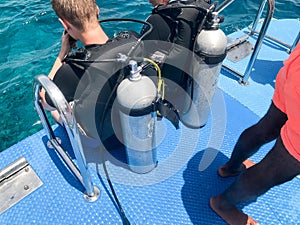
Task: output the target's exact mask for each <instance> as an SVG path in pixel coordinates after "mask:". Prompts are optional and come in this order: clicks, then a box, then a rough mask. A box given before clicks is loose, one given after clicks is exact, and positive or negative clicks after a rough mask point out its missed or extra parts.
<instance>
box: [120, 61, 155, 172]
mask: <svg viewBox="0 0 300 225" xmlns="http://www.w3.org/2000/svg"><path fill="white" fill-rule="evenodd" d="M129 64H130V66H131V72H130V77H129V78H126V79H125V80H123V81H122V82H121V84H120V85H119V86H118V89H117V100H118V105H119V113H120V121H121V130H122V136H123V141H124V145H125V147H126V155H127V163H128V165H129V168H130V169H131V170H132V171H133V172H136V173H147V172H150V171H151V170H152V169H153V168H155V166H156V164H157V156H156V147H155V121H156V118H155V117H156V115H155V113H154V112H153V110H152V109H153V103H154V102H155V101H156V97H157V89H156V86H155V84H154V83H153V81H152V80H151V79H150V78H149V77H147V76H143V75H141V74H140V71H141V69H140V67H138V65H137V62H136V61H133V60H131V61H130V62H129Z"/></svg>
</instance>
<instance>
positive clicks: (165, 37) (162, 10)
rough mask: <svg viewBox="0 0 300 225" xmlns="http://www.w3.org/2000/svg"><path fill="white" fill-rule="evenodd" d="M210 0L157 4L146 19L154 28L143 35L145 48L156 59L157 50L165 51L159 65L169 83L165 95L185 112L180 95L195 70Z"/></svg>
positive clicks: (184, 90)
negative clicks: (195, 55)
mask: <svg viewBox="0 0 300 225" xmlns="http://www.w3.org/2000/svg"><path fill="white" fill-rule="evenodd" d="M209 3H210V1H209V0H207V1H206V0H188V1H172V2H171V3H169V4H167V5H160V6H157V7H155V8H154V9H153V10H152V14H151V15H150V16H149V17H148V19H147V22H149V23H151V24H152V26H153V30H152V32H151V33H150V34H149V35H147V36H146V37H145V38H144V40H147V41H144V44H145V49H146V51H147V52H148V54H149V55H150V57H152V58H154V59H155V58H156V57H157V56H156V55H157V52H162V53H163V55H165V57H164V59H163V60H162V62H161V64H160V67H161V69H162V75H163V78H164V80H165V83H166V84H167V85H166V86H167V87H166V99H167V100H169V101H170V102H171V103H172V104H173V105H174V106H175V107H176V108H178V109H179V111H181V112H182V113H184V111H185V109H184V108H185V106H184V105H182V103H183V102H184V100H183V99H180V97H182V96H183V94H182V93H183V92H186V88H187V83H188V82H189V81H188V80H189V77H190V76H191V74H192V60H191V59H192V57H193V48H194V43H195V39H196V36H197V34H198V33H199V31H200V30H201V29H202V26H203V24H204V23H205V21H206V17H207V13H208V9H209V8H210V7H211V5H210V4H209ZM176 86H177V87H176ZM181 89H183V90H181Z"/></svg>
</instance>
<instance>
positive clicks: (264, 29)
mask: <svg viewBox="0 0 300 225" xmlns="http://www.w3.org/2000/svg"><path fill="white" fill-rule="evenodd" d="M267 2H268V10H267V13H266V17H265V19H264V22H263V25H262V27H261V29H260V32H259V35H258V38H257V41H256V43H255V46H254V49H253V52H252V55H251V57H250V60H249V62H248V65H247V67H246V70H245V73H244V74H241V73H239V72H237V71H235V70H233V69H231V68H230V67H228V66H226V65H225V64H223V65H222V67H223V68H224V69H225V70H229V71H230V72H231V73H233V74H234V75H236V76H237V77H239V78H240V83H241V84H247V81H248V79H249V77H250V73H251V71H252V68H253V65H254V63H255V60H256V58H257V56H258V53H259V51H260V48H261V45H262V42H263V39H264V37H265V35H266V32H267V29H268V27H269V25H270V22H271V20H272V17H273V14H274V9H275V2H274V0H263V1H262V3H261V5H260V7H259V10H258V12H257V14H256V17H255V20H254V22H253V26H252V29H251V31H250V33H249V35H253V34H254V33H255V32H254V31H255V29H256V27H257V24H258V22H259V20H260V17H261V15H262V12H263V10H264V8H265V5H266V3H267Z"/></svg>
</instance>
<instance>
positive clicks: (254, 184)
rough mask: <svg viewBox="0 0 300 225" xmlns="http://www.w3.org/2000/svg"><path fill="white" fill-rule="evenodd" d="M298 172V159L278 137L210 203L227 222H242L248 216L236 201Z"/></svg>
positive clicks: (253, 194)
mask: <svg viewBox="0 0 300 225" xmlns="http://www.w3.org/2000/svg"><path fill="white" fill-rule="evenodd" d="M299 173H300V162H299V161H298V160H296V159H295V158H294V157H293V156H291V155H290V154H289V153H288V151H287V150H286V148H285V147H284V145H283V143H282V140H281V138H280V137H279V138H278V139H277V141H276V143H275V146H274V147H273V148H272V150H271V151H270V152H269V153H268V154H267V155H266V157H265V158H264V159H263V160H262V161H261V162H259V163H258V164H256V165H254V166H252V167H251V168H249V169H247V170H246V171H245V172H244V173H241V175H240V176H239V177H238V178H237V180H236V181H235V182H234V183H233V184H232V185H231V186H230V187H229V188H228V189H227V190H225V191H224V192H223V193H222V194H221V195H219V196H216V197H213V198H211V199H210V206H211V208H212V209H213V210H214V211H215V212H216V213H217V214H218V215H219V216H220V217H222V218H223V219H224V220H225V221H226V222H227V223H229V224H234V225H235V224H246V221H247V220H249V218H250V217H249V216H247V215H246V214H244V213H243V212H241V211H240V210H238V209H237V208H236V205H237V204H240V203H243V202H247V201H249V200H252V199H255V198H256V197H258V196H260V195H262V194H264V193H265V192H267V191H268V190H269V189H270V188H272V187H274V186H276V185H279V184H282V183H285V182H287V181H290V180H291V179H293V178H294V177H295V176H297V175H298V174H299ZM250 220H251V219H250Z"/></svg>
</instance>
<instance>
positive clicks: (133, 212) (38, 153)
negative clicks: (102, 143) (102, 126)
mask: <svg viewBox="0 0 300 225" xmlns="http://www.w3.org/2000/svg"><path fill="white" fill-rule="evenodd" d="M218 92H219V94H222V92H221V91H218ZM224 99H225V104H226V113H227V115H225V118H226V132H225V135H224V139H223V142H222V145H221V147H220V149H217V150H216V149H213V148H210V147H207V144H208V142H209V140H208V137H209V136H210V134H211V128H212V127H211V120H210V121H209V123H208V124H207V126H205V127H204V128H202V129H201V130H190V129H187V128H185V127H183V126H181V129H180V130H177V131H176V130H175V129H174V128H173V127H172V126H171V125H170V124H169V123H168V122H166V121H162V122H161V125H162V126H164V128H162V129H161V130H162V131H163V132H165V131H167V133H168V134H169V136H168V138H163V140H162V142H161V143H160V145H159V146H158V158H159V164H158V167H157V168H155V169H154V170H153V171H152V172H150V173H148V174H146V175H137V174H134V173H132V172H130V171H129V170H128V169H127V168H126V166H124V165H122V164H120V165H117V164H118V163H116V160H113V159H111V160H108V161H107V164H108V170H109V171H110V173H111V177H112V180H113V182H114V186H115V189H116V192H117V195H118V197H119V199H120V202H121V204H122V206H123V208H124V211H125V212H126V215H127V216H128V218H129V220H130V221H131V223H132V224H225V223H224V222H223V221H222V220H221V219H220V218H219V217H218V216H216V215H215V214H214V213H213V212H212V211H211V209H210V208H209V206H208V200H209V198H210V197H211V196H213V195H216V194H218V193H220V192H222V191H223V190H224V189H225V188H226V187H227V186H228V185H229V184H230V183H231V182H232V181H233V179H234V178H228V179H223V178H220V177H218V175H217V173H216V170H217V168H218V166H219V165H221V164H223V163H224V162H226V160H227V159H228V157H229V156H230V152H231V149H232V147H233V145H234V143H235V141H236V139H237V138H238V135H239V134H240V132H241V131H242V130H243V129H244V128H246V127H247V126H249V125H251V124H253V123H254V122H256V121H257V120H258V119H259V118H258V116H257V115H255V114H254V113H253V112H251V111H250V110H248V109H247V108H246V107H244V106H243V105H241V104H240V103H239V102H237V101H236V100H234V99H233V98H232V97H230V96H228V95H226V94H225V95H224ZM164 129H165V130H164ZM198 131H199V132H198ZM55 132H56V133H57V135H58V136H60V137H61V138H62V141H63V145H68V141H67V140H66V136H65V134H64V130H63V129H62V128H60V127H57V128H56V129H55ZM183 133H186V134H185V135H188V138H185V139H183V138H182V137H183V136H184V134H183ZM194 133H197V135H195V134H194ZM198 135H199V136H198ZM213 136H214V134H212V136H211V138H213ZM194 138H196V139H197V142H196V143H195V140H194ZM46 141H47V138H46V137H45V133H44V131H41V132H38V133H37V134H35V135H33V136H31V137H29V138H27V139H25V140H23V141H22V142H20V143H18V144H16V145H14V146H12V147H11V148H9V149H7V150H6V151H4V152H2V153H1V163H0V166H1V168H2V167H4V166H5V165H6V164H8V163H10V162H12V161H13V160H15V159H17V158H18V157H20V156H21V155H23V156H24V157H25V158H26V159H27V160H28V162H29V163H30V165H31V166H32V167H33V169H34V170H35V171H36V173H37V174H38V175H39V177H40V178H41V180H42V181H43V182H44V184H43V185H42V186H41V187H40V188H39V189H37V190H36V191H34V192H33V193H31V194H30V195H28V196H27V197H26V198H25V199H23V200H22V201H21V202H19V203H18V204H16V205H15V206H13V207H12V208H10V209H9V210H7V211H5V212H4V213H3V214H2V215H0V224H121V219H120V215H119V213H118V211H117V209H116V207H115V204H114V203H113V201H112V197H111V194H110V192H109V191H108V189H107V181H106V179H105V177H104V176H102V175H101V176H100V175H97V173H96V172H95V171H94V170H93V169H90V170H91V173H92V178H93V181H94V183H95V185H97V186H98V187H100V189H101V196H100V198H99V199H98V200H97V201H96V202H94V203H88V202H86V201H85V200H84V199H83V194H82V191H83V189H82V187H81V185H80V184H79V182H78V181H77V180H76V179H75V178H74V177H73V175H72V174H71V173H70V172H69V171H68V169H66V167H65V166H64V164H63V163H62V161H61V160H60V159H59V157H58V156H57V154H56V153H55V152H54V151H53V150H51V149H48V148H46V147H45V145H46ZM180 142H181V143H180ZM181 144H183V146H185V147H186V148H177V147H178V146H180V145H181ZM191 147H192V149H191ZM268 149H269V148H268V146H265V147H264V148H263V149H262V150H261V152H260V153H259V154H258V155H257V156H256V157H255V158H253V160H254V161H257V160H259V159H260V158H261V157H263V155H264V154H265V152H266V151H267V150H268ZM174 152H175V153H174ZM205 152H206V154H207V153H209V154H208V155H211V156H212V158H213V156H214V155H215V153H217V154H216V157H215V158H214V159H213V161H212V163H211V164H210V165H209V166H208V167H207V168H206V169H205V168H204V169H203V168H200V167H201V166H200V161H201V159H202V157H203V155H204V153H205ZM70 153H72V152H70ZM95 154H96V153H94V156H93V157H91V158H88V161H89V162H90V165H91V168H94V167H95V165H97V167H98V168H97V169H98V170H99V174H102V172H101V171H102V167H101V165H100V164H101V163H100V162H99V161H100V159H99V156H96V155H95ZM120 154H121V155H122V153H121V152H120ZM71 155H72V154H71ZM113 155H117V154H116V152H115V153H113ZM98 162H99V163H98ZM103 185H105V187H106V188H104V186H103ZM299 185H300V179H294V180H292V181H290V182H288V183H286V184H283V185H281V186H278V187H276V188H274V189H272V190H270V191H269V192H268V193H267V194H265V195H263V196H261V197H259V198H258V199H257V200H256V201H254V202H251V203H249V204H246V205H244V206H243V210H244V211H245V212H246V213H249V214H251V215H252V216H253V218H255V219H257V220H258V221H259V222H260V223H261V224H276V225H277V224H297V223H298V222H299V221H300V193H299V191H298V190H299Z"/></svg>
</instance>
